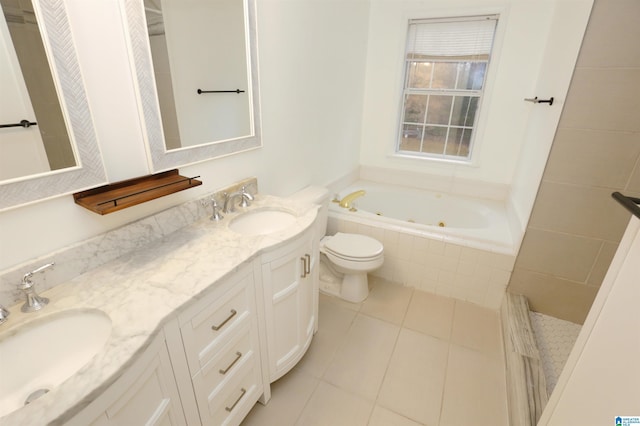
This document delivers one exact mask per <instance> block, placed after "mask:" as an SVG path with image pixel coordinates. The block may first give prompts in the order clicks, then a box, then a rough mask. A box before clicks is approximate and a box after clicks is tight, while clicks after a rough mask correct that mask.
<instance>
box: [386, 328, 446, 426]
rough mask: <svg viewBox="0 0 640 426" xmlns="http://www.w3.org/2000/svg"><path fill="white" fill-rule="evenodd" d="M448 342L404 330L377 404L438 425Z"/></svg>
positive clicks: (414, 418) (418, 420) (420, 420)
mask: <svg viewBox="0 0 640 426" xmlns="http://www.w3.org/2000/svg"><path fill="white" fill-rule="evenodd" d="M448 349H449V343H448V342H444V341H442V340H439V339H436V338H435V337H431V336H427V335H424V334H421V333H418V332H415V331H412V330H408V329H402V331H401V332H400V337H399V338H398V343H397V345H396V349H395V351H394V352H393V356H392V358H391V363H390V364H389V368H388V369H387V374H386V376H385V379H384V382H383V384H382V388H381V389H380V395H379V396H378V403H379V404H380V405H382V406H383V407H386V408H389V409H391V410H393V411H395V412H396V413H400V414H402V415H404V416H406V417H408V418H410V419H412V420H415V421H417V422H420V423H425V424H428V425H437V424H438V421H439V418H440V408H441V405H442V393H443V388H444V382H445V372H446V367H447V354H448Z"/></svg>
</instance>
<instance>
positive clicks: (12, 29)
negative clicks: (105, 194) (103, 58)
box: [0, 0, 106, 210]
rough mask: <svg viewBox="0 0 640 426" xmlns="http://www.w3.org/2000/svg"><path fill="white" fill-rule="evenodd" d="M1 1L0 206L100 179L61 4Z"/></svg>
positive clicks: (72, 189)
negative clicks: (0, 165) (0, 171)
mask: <svg viewBox="0 0 640 426" xmlns="http://www.w3.org/2000/svg"><path fill="white" fill-rule="evenodd" d="M1 4H2V10H3V16H2V19H3V22H2V23H0V46H1V49H2V50H1V51H0V56H1V58H0V60H1V61H2V64H0V67H1V68H2V73H1V74H2V75H1V77H0V78H1V79H2V80H0V82H1V83H2V92H3V97H2V99H1V100H0V102H1V103H2V105H1V109H0V110H1V114H2V120H3V122H2V123H0V124H2V125H3V127H1V128H0V155H1V156H2V162H3V163H4V165H5V167H3V172H2V173H3V174H2V177H0V210H5V209H8V208H12V207H16V206H19V205H23V204H27V203H31V202H35V201H38V200H42V199H46V198H51V197H54V196H57V195H61V194H68V193H71V192H75V191H78V190H80V189H85V188H88V187H91V186H96V185H99V184H103V183H105V182H106V174H105V171H104V167H103V164H102V159H101V156H100V149H99V147H98V143H97V139H96V133H95V129H94V127H93V122H92V120H91V114H90V112H89V106H88V101H87V97H86V93H85V89H84V86H83V82H82V77H81V75H80V67H79V65H78V60H77V56H76V52H75V50H74V49H73V40H72V34H71V31H70V27H69V22H68V19H67V14H66V11H65V8H64V2H61V1H57V0H33V4H31V2H30V1H28V0H20V1H15V0H2V1H1ZM10 92H11V95H9V93H10ZM5 94H6V96H5ZM4 121H8V122H6V123H5V122H4ZM16 124H21V125H20V126H16ZM9 164H11V167H9Z"/></svg>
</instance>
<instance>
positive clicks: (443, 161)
mask: <svg viewBox="0 0 640 426" xmlns="http://www.w3.org/2000/svg"><path fill="white" fill-rule="evenodd" d="M388 157H389V158H397V159H400V160H411V161H418V162H429V163H433V164H440V165H443V166H447V165H451V166H468V167H478V166H477V164H476V162H475V161H474V160H473V158H470V159H464V160H456V159H453V158H438V157H429V156H426V155H425V156H419V155H410V154H402V153H398V152H394V153H391V154H389V155H388Z"/></svg>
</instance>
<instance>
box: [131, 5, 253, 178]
mask: <svg viewBox="0 0 640 426" xmlns="http://www.w3.org/2000/svg"><path fill="white" fill-rule="evenodd" d="M121 2H122V3H121V4H122V5H123V11H124V14H125V17H126V18H125V19H126V25H127V31H128V37H129V46H130V53H131V61H132V64H133V68H134V75H135V82H136V86H137V91H138V102H139V108H140V110H141V116H142V118H143V121H144V129H145V132H146V134H145V139H146V142H147V151H148V156H149V162H150V167H151V169H152V170H153V171H154V172H158V171H163V170H167V169H171V168H176V167H180V166H184V165H187V164H193V163H197V162H201V161H205V160H209V159H213V158H217V157H222V156H227V155H230V154H234V153H238V152H242V151H247V150H250V149H255V148H259V147H260V146H261V138H260V113H259V99H258V96H259V89H258V82H257V66H256V63H257V62H256V61H257V52H256V34H255V28H256V26H255V5H254V3H253V0H121Z"/></svg>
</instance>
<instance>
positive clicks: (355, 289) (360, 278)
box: [340, 274, 369, 303]
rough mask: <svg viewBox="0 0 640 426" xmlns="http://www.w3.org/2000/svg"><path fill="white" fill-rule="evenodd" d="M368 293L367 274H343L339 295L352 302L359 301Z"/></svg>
mask: <svg viewBox="0 0 640 426" xmlns="http://www.w3.org/2000/svg"><path fill="white" fill-rule="evenodd" d="M368 295H369V280H368V279H367V274H344V278H343V279H342V286H341V287H340V297H341V298H343V299H344V300H346V301H348V302H352V303H360V302H362V301H363V300H364V299H366V298H367V296H368Z"/></svg>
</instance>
